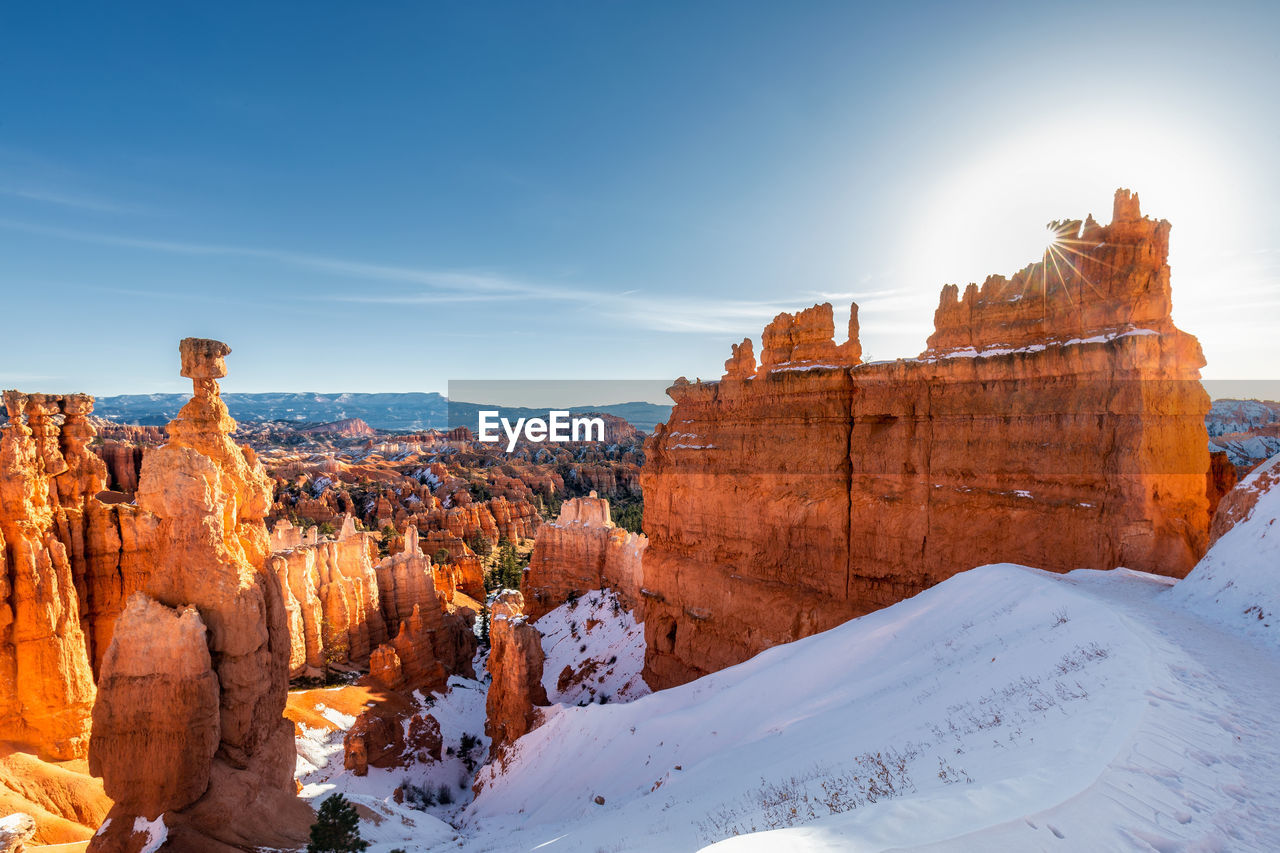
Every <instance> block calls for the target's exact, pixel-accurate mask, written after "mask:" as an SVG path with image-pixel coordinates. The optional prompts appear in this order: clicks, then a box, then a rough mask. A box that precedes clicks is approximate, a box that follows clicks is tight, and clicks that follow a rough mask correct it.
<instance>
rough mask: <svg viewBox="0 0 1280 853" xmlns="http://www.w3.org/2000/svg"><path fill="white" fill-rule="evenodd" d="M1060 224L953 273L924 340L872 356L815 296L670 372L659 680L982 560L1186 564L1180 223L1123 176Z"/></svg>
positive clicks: (1193, 398)
mask: <svg viewBox="0 0 1280 853" xmlns="http://www.w3.org/2000/svg"><path fill="white" fill-rule="evenodd" d="M1059 227H1060V229H1061V230H1060V233H1061V236H1062V240H1061V242H1060V244H1059V245H1060V247H1059V248H1058V249H1057V250H1055V251H1056V254H1054V255H1053V256H1052V257H1049V256H1046V258H1045V259H1044V261H1043V262H1042V263H1040V264H1033V265H1031V266H1029V267H1028V268H1027V269H1025V270H1023V271H1022V272H1020V273H1018V274H1017V275H1016V276H1014V277H1013V279H1012V280H1005V279H1003V278H1000V277H992V278H990V279H988V280H987V282H986V283H985V284H984V285H983V286H982V287H981V288H978V287H977V286H976V285H970V286H969V288H968V289H967V290H966V291H965V295H964V298H963V299H960V298H959V293H958V289H957V288H955V287H954V286H951V285H948V286H947V287H946V288H944V289H943V294H942V300H941V304H940V306H939V308H938V312H937V316H936V326H937V328H936V331H935V333H934V334H933V336H931V337H930V339H929V348H928V349H927V350H926V351H925V352H924V353H923V354H922V355H921V356H920V357H919V358H916V359H902V360H898V361H895V362H888V363H874V364H859V363H858V360H859V359H860V352H859V349H858V347H857V345H856V339H855V340H851V341H849V342H847V343H845V344H840V345H837V344H834V343H833V342H832V341H831V338H832V335H833V333H832V328H833V323H832V320H831V312H830V308H829V306H821V305H820V306H816V307H815V308H813V309H810V310H808V311H802V312H800V313H799V314H798V315H796V316H794V317H793V316H791V315H786V314H784V315H780V316H779V317H778V319H776V320H775V321H774V322H773V323H771V324H770V325H769V328H767V329H766V330H765V336H764V347H763V352H762V358H761V366H760V367H759V369H758V370H757V373H756V376H755V377H754V378H750V379H747V378H742V377H741V369H740V368H737V367H731V369H730V375H729V376H727V377H726V378H725V379H724V380H722V381H720V382H711V383H689V382H687V381H684V382H681V381H679V380H677V382H676V384H675V385H673V386H672V388H670V389H669V390H668V393H669V394H670V395H671V397H672V398H673V399H674V400H675V402H676V407H675V409H674V411H673V412H672V415H671V419H670V421H669V423H668V424H667V425H665V426H659V428H658V429H657V430H656V431H655V433H654V435H653V436H652V437H651V438H650V439H649V441H648V442H647V444H646V458H647V462H646V465H645V467H644V469H643V470H642V472H641V473H642V481H643V486H644V495H645V532H646V533H647V534H648V537H649V547H648V549H647V551H646V552H645V558H644V580H643V594H644V596H645V632H646V646H647V650H646V667H645V673H644V677H645V680H646V681H647V682H648V683H649V684H650V685H651V686H653V687H654V688H655V689H658V688H662V687H668V686H671V685H674V684H679V683H682V682H684V681H688V680H690V679H692V678H695V677H697V676H698V675H701V674H704V673H707V672H712V671H715V670H718V669H721V668H723V667H725V666H729V665H731V664H734V663H737V662H739V661H741V660H744V659H746V658H747V657H750V656H751V655H753V654H755V653H757V652H759V651H761V650H762V649H765V648H768V647H770V646H772V645H775V644H778V643H783V642H788V641H791V640H795V639H797V638H799V637H803V636H806V635H809V634H812V633H815V632H817V631H821V630H825V629H827V628H830V627H833V626H834V625H837V624H839V623H841V622H843V621H845V620H847V619H850V618H852V617H855V616H860V615H862V614H865V613H867V612H869V611H872V610H875V609H877V608H880V607H884V606H887V605H889V604H892V603H894V602H896V601H899V600H901V599H903V598H905V597H909V596H911V595H914V594H915V593H917V592H920V591H921V590H923V589H925V588H927V587H929V586H931V585H933V584H936V583H938V582H940V581H942V580H944V579H946V578H947V577H949V576H950V575H952V574H954V573H956V572H959V571H964V570H966V569H969V568H973V567H974V566H978V565H982V564H985V563H992V562H1000V561H1011V562H1018V563H1025V564H1027V565H1031V566H1038V567H1041V568H1045V569H1051V570H1059V571H1067V570H1071V569H1075V568H1080V567H1090V568H1098V569H1106V568H1111V567H1114V566H1120V565H1123V566H1128V567H1130V568H1135V569H1142V570H1145V571H1151V572H1157V573H1162V574H1168V575H1173V576H1175V577H1181V576H1183V575H1185V574H1186V573H1187V572H1188V571H1189V570H1190V568H1191V567H1192V566H1193V565H1194V564H1195V562H1196V559H1197V558H1198V557H1199V555H1200V554H1202V553H1203V551H1204V548H1205V545H1206V540H1207V532H1208V531H1207V527H1208V518H1209V512H1208V510H1209V501H1208V497H1207V496H1206V478H1207V475H1208V473H1209V458H1208V453H1207V450H1206V447H1207V434H1206V431H1205V425H1204V416H1205V413H1206V412H1207V410H1208V405H1209V401H1208V398H1207V395H1206V394H1205V392H1204V390H1203V388H1202V386H1201V385H1200V383H1199V369H1200V367H1201V366H1203V364H1204V359H1203V356H1202V355H1201V352H1200V347H1199V344H1198V343H1197V342H1196V340H1195V338H1193V337H1191V336H1190V335H1187V334H1185V333H1184V332H1181V331H1179V330H1178V329H1176V328H1175V327H1174V325H1173V322H1172V319H1171V318H1170V316H1169V310H1170V305H1171V297H1170V290H1169V267H1168V265H1167V263H1166V256H1167V250H1168V234H1169V225H1168V223H1167V222H1153V221H1152V220H1149V219H1144V218H1142V217H1141V215H1140V214H1139V213H1138V212H1137V200H1136V197H1135V196H1132V195H1131V194H1129V193H1128V192H1126V191H1121V192H1120V193H1118V194H1117V197H1116V208H1115V214H1114V216H1113V222H1112V223H1111V224H1110V225H1108V226H1100V225H1098V224H1097V223H1095V222H1093V221H1092V220H1088V221H1086V222H1085V223H1079V222H1072V223H1064V224H1060V226H1059ZM1064 258H1065V259H1067V260H1069V261H1070V263H1065V262H1064V260H1063V259H1064ZM1059 272H1061V276H1059ZM1046 283H1047V285H1048V286H1047V289H1046V288H1045V285H1046ZM850 328H851V331H852V332H854V333H855V337H856V331H857V319H856V311H855V312H854V313H853V315H852V318H851V322H850ZM739 353H741V347H740V346H739V347H738V348H735V358H734V359H731V360H730V361H731V362H735V363H736V359H738V357H739V356H738V355H737V354H739Z"/></svg>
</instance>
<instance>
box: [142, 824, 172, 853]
mask: <svg viewBox="0 0 1280 853" xmlns="http://www.w3.org/2000/svg"><path fill="white" fill-rule="evenodd" d="M133 831H134V833H135V834H137V835H145V836H146V837H147V839H146V843H144V844H143V845H142V847H141V848H139V850H138V853H156V851H157V850H159V849H160V848H161V847H163V846H164V843H165V842H166V841H168V840H169V827H167V826H165V825H164V815H160V816H159V817H158V818H156V819H155V820H147V819H146V818H145V817H142V816H141V815H139V816H138V817H136V818H134V820H133Z"/></svg>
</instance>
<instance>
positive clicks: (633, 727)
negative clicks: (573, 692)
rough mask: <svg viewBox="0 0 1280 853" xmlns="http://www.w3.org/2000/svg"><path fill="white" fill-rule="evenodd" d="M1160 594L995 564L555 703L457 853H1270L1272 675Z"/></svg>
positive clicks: (1268, 660)
mask: <svg viewBox="0 0 1280 853" xmlns="http://www.w3.org/2000/svg"><path fill="white" fill-rule="evenodd" d="M1260 517H1261V516H1260V515H1259V514H1258V513H1255V516H1254V519H1255V520H1256V519H1258V518H1260ZM1255 526H1256V525H1255ZM1272 535H1273V536H1274V535H1280V534H1272ZM1223 541H1224V542H1225V541H1226V539H1225V537H1224V540H1223ZM1242 547H1243V546H1242ZM1171 586H1172V582H1171V581H1170V580H1169V579H1167V578H1160V577H1155V576H1152V575H1146V574H1142V573H1138V572H1131V571H1127V570H1116V571H1112V572H1092V571H1077V572H1073V573H1070V574H1068V575H1054V574H1050V573H1046V572H1041V571H1037V570H1035V569H1029V568H1025V567H1020V566H1014V565H1008V564H1002V565H994V566H985V567H981V568H978V569H974V570H972V571H968V572H964V573H962V574H959V575H956V576H955V577H953V578H951V579H949V580H947V581H945V582H944V583H942V584H939V585H937V586H935V587H933V588H932V589H929V590H927V591H925V592H924V593H921V594H920V595H918V596H916V597H915V598H912V599H909V600H907V601H904V602H900V603H899V604H896V605H894V606H892V607H889V608H886V609H884V610H881V611H878V612H876V613H872V614H870V615H868V616H865V617H862V618H861V619H856V620H853V621H851V622H848V623H846V624H844V625H841V626H839V627H837V628H835V629H832V630H830V631H827V632H825V633H822V634H818V635H815V636H813V637H809V638H806V639H803V640H800V641H798V642H795V643H790V644H787V645H783V646H778V647H775V648H773V649H770V650H768V651H766V652H763V653H762V654H760V655H757V656H756V657H755V658H753V659H751V660H749V661H746V662H744V663H742V664H739V665H738V666H736V667H732V668H730V669H726V670H723V671H721V672H718V673H715V674H712V675H710V676H707V677H704V678H702V679H699V680H697V681H694V682H692V683H690V684H686V685H683V686H681V687H676V688H673V689H670V690H664V691H660V692H658V693H654V694H651V695H648V696H643V697H641V698H639V699H637V700H635V701H633V702H631V703H628V704H613V703H610V704H608V705H603V706H601V705H598V704H597V705H589V706H586V707H573V706H558V707H557V708H556V709H554V710H553V712H552V713H550V714H549V715H548V717H549V718H548V719H547V721H546V722H545V723H544V724H543V725H542V726H541V727H540V728H538V729H535V730H534V731H533V732H531V733H530V734H529V735H526V736H525V737H524V738H522V739H521V740H520V741H518V742H517V744H516V745H515V747H514V749H513V750H512V753H513V754H512V756H511V761H510V763H509V764H508V766H507V767H506V768H505V769H504V770H503V771H502V772H501V773H500V774H494V773H493V771H492V770H491V769H485V770H482V771H481V774H482V778H485V779H486V783H485V788H484V790H483V791H482V793H481V795H480V796H479V797H478V798H477V799H476V801H475V802H473V803H472V804H471V805H470V806H468V808H467V809H466V810H465V811H464V813H463V815H462V823H461V829H462V830H463V834H464V838H463V839H462V841H463V844H462V849H466V850H491V849H532V848H538V849H541V850H545V851H553V853H559V851H595V850H598V849H604V850H694V849H700V848H702V847H704V846H709V845H715V846H714V848H713V849H715V850H717V851H764V850H768V851H774V850H854V851H857V850H884V849H889V848H898V847H908V848H916V849H936V850H956V849H965V850H1038V849H1073V850H1086V849H1142V850H1151V849H1155V850H1227V849H1230V850H1251V849H1252V850H1267V849H1271V848H1272V842H1273V840H1274V828H1275V827H1276V826H1277V825H1280V738H1278V737H1277V735H1276V734H1274V733H1275V732H1276V731H1278V730H1280V710H1278V709H1277V708H1276V704H1277V703H1276V702H1275V697H1276V695H1277V689H1278V688H1280V660H1278V659H1277V657H1276V655H1275V653H1274V651H1273V650H1271V649H1266V648H1261V647H1259V646H1257V645H1254V644H1252V643H1251V642H1249V641H1248V640H1247V639H1245V638H1242V637H1240V636H1237V635H1236V634H1234V633H1232V632H1229V631H1221V630H1215V629H1214V628H1213V627H1212V625H1210V624H1209V623H1207V622H1205V621H1204V620H1202V619H1200V618H1198V617H1197V616H1196V615H1194V608H1192V607H1189V606H1187V605H1186V603H1184V601H1183V600H1182V597H1181V596H1179V595H1176V594H1175V592H1176V588H1174V590H1173V591H1171ZM597 796H599V797H603V799H604V803H603V805H597V804H596V802H595V801H594V800H595V798H596V797H597ZM752 830H756V831H755V832H754V833H753V832H752ZM760 830H771V831H769V832H760ZM735 832H736V833H744V834H740V835H736V836H735V834H734V833H735ZM747 833H750V834H747ZM1059 842H1062V844H1061V845H1060V846H1056V845H1059ZM540 845H541V846H540Z"/></svg>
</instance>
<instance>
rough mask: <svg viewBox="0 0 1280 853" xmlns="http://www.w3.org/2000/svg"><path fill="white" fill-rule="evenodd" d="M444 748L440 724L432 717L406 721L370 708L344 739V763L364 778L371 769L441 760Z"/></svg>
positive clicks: (424, 715) (418, 715)
mask: <svg viewBox="0 0 1280 853" xmlns="http://www.w3.org/2000/svg"><path fill="white" fill-rule="evenodd" d="M443 745H444V741H443V739H442V737H441V735H440V723H438V722H437V721H436V718H435V717H433V716H431V715H430V714H413V715H411V716H409V717H408V719H405V718H404V717H402V716H398V715H396V714H389V713H387V712H386V711H385V710H383V709H381V708H370V709H368V710H366V711H364V712H363V713H361V714H360V716H359V717H357V718H356V722H355V725H353V726H352V727H351V729H350V730H349V731H348V732H347V734H346V736H345V737H344V738H343V741H342V750H343V758H342V764H343V767H345V768H346V769H347V770H350V771H351V772H352V773H354V774H355V775H356V776H365V775H367V774H368V772H369V767H370V766H373V767H381V768H384V769H385V768H390V767H407V766H409V765H410V764H412V763H414V762H428V761H439V760H440V754H441V749H442V747H443Z"/></svg>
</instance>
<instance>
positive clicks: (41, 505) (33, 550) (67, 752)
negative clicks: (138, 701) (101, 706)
mask: <svg viewBox="0 0 1280 853" xmlns="http://www.w3.org/2000/svg"><path fill="white" fill-rule="evenodd" d="M4 402H5V407H6V409H7V410H8V415H9V423H8V425H7V426H6V427H5V429H4V434H3V437H0V568H2V569H3V571H0V741H8V742H11V743H13V744H15V745H18V746H21V747H23V748H26V749H29V750H31V751H33V752H35V753H37V754H38V755H39V756H40V757H42V758H45V759H50V760H58V759H69V758H76V757H83V756H84V755H85V752H86V750H87V748H88V745H89V712H90V708H91V707H92V704H93V699H94V683H93V673H92V667H91V654H90V640H89V639H88V638H87V637H86V636H85V626H84V624H83V622H84V617H85V612H86V610H87V607H88V590H87V589H86V587H85V569H84V565H85V561H84V555H85V551H86V540H87V532H86V526H87V521H88V519H87V515H88V508H89V505H90V503H91V502H93V497H94V495H96V494H97V493H98V492H99V491H101V490H102V487H103V485H104V482H105V475H106V468H105V465H104V464H103V463H102V461H101V460H100V459H98V457H97V456H95V455H93V454H92V453H91V452H89V451H88V450H87V449H86V446H87V444H88V442H89V440H90V439H91V438H92V437H93V428H92V427H91V426H90V424H89V423H88V421H87V419H86V416H87V414H88V413H89V411H90V410H91V409H92V404H93V398H92V397H88V396H86V395H82V394H73V395H67V396H53V395H46V394H30V395H28V394H20V393H18V392H17V391H6V392H5V393H4ZM59 420H61V422H62V423H61V425H59V423H58V421H59Z"/></svg>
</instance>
